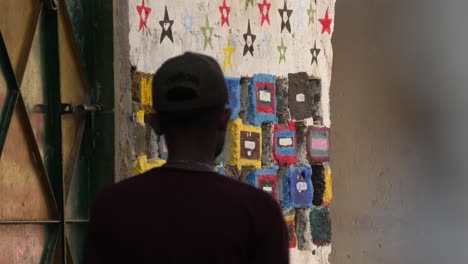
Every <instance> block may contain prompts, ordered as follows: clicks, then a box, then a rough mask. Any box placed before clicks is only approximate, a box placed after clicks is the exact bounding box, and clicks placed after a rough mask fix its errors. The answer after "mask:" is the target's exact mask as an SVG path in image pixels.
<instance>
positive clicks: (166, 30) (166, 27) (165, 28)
mask: <svg viewBox="0 0 468 264" xmlns="http://www.w3.org/2000/svg"><path fill="white" fill-rule="evenodd" d="M173 24H174V20H169V14H168V13H167V6H166V10H165V11H164V20H161V21H159V25H161V27H162V33H161V38H160V39H159V43H162V42H163V40H164V39H165V38H166V36H167V37H168V38H169V39H170V40H171V42H172V43H174V39H173V38H172V25H173Z"/></svg>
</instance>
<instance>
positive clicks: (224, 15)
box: [219, 0, 231, 26]
mask: <svg viewBox="0 0 468 264" xmlns="http://www.w3.org/2000/svg"><path fill="white" fill-rule="evenodd" d="M219 12H220V13H221V26H224V24H227V25H228V26H230V25H229V13H231V7H229V6H227V5H226V0H223V5H222V6H220V7H219Z"/></svg>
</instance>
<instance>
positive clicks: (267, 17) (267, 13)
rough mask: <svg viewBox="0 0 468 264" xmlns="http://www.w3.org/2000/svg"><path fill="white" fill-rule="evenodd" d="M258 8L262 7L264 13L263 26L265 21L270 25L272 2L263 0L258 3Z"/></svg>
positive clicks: (262, 13) (261, 11)
mask: <svg viewBox="0 0 468 264" xmlns="http://www.w3.org/2000/svg"><path fill="white" fill-rule="evenodd" d="M258 8H259V9H260V14H261V15H262V23H261V24H260V26H263V23H265V21H266V22H267V23H268V25H270V8H271V3H268V1H267V0H263V3H262V4H258Z"/></svg>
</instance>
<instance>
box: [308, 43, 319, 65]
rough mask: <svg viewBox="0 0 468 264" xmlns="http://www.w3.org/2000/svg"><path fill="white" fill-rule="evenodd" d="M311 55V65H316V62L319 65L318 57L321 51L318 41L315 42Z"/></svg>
mask: <svg viewBox="0 0 468 264" xmlns="http://www.w3.org/2000/svg"><path fill="white" fill-rule="evenodd" d="M310 53H311V54H312V62H311V63H310V64H314V61H315V63H317V64H318V60H317V57H318V55H319V54H320V49H317V41H315V42H314V48H313V49H310Z"/></svg>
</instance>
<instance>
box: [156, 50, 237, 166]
mask: <svg viewBox="0 0 468 264" xmlns="http://www.w3.org/2000/svg"><path fill="white" fill-rule="evenodd" d="M227 103H228V93H227V87H226V83H225V80H224V76H223V72H222V70H221V67H220V66H219V64H218V63H217V62H216V60H214V59H213V58H211V57H208V56H206V55H202V54H197V53H184V54H183V55H180V56H177V57H173V58H171V59H169V60H167V61H166V62H164V63H163V65H162V66H161V67H160V68H159V69H158V70H157V71H156V74H155V76H154V79H153V106H154V110H155V114H153V115H152V116H151V118H150V119H149V122H150V124H151V126H152V127H153V128H154V129H155V131H156V133H157V134H158V135H164V136H165V138H166V142H167V145H168V148H169V155H171V151H172V152H174V151H179V150H178V149H176V148H180V147H182V146H183V145H192V146H193V145H197V144H200V143H202V142H203V144H205V145H206V148H205V149H200V150H197V151H205V152H206V151H211V152H215V153H213V158H214V157H215V155H219V154H220V152H221V150H222V147H223V144H224V135H225V131H226V127H227V123H228V121H229V116H230V113H231V110H230V109H227V108H226V105H227ZM181 142H183V143H184V144H180V143H181ZM187 147H188V146H187Z"/></svg>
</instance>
